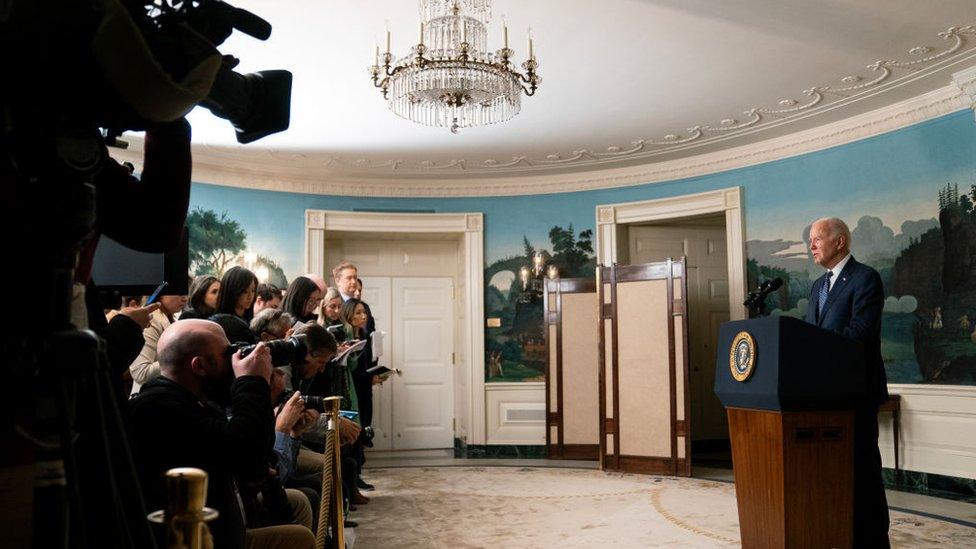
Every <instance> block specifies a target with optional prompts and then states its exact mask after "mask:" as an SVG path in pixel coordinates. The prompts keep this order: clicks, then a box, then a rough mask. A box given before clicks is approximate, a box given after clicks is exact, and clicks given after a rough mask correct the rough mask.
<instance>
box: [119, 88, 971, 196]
mask: <svg viewBox="0 0 976 549" xmlns="http://www.w3.org/2000/svg"><path fill="white" fill-rule="evenodd" d="M974 90H976V70H972V69H965V70H962V71H959V72H957V73H955V74H954V75H953V77H952V78H951V79H950V82H949V83H948V84H947V85H945V86H943V87H941V88H938V89H936V90H933V91H930V92H927V93H924V94H922V95H919V96H916V97H913V98H910V99H907V100H904V101H900V102H897V103H894V104H891V105H888V106H885V107H882V108H879V109H875V110H873V111H869V112H866V113H863V114H859V115H855V116H851V117H848V118H845V119H843V120H839V121H837V122H832V123H829V124H824V125H822V126H818V127H815V128H811V129H808V130H802V131H798V132H794V133H790V134H788V135H783V136H780V137H776V138H772V139H767V140H764V141H759V142H755V143H750V144H746V145H742V146H738V147H731V148H727V149H722V150H718V151H714V152H710V153H705V154H700V155H695V156H688V157H683V158H677V159H672V160H663V161H654V162H645V163H641V164H639V165H634V166H626V167H612V166H613V164H612V163H611V162H610V161H606V162H604V163H602V164H594V165H588V166H587V167H586V169H585V170H579V169H578V170H575V171H574V170H572V169H571V168H570V167H566V166H563V167H562V168H561V169H560V170H559V171H553V170H548V171H546V173H540V171H539V170H536V171H526V170H521V171H513V172H511V173H505V174H501V173H499V174H485V173H471V172H469V173H464V172H460V173H422V174H413V175H407V174H382V173H373V172H368V173H362V174H349V173H344V174H343V173H335V172H333V173H330V170H329V166H328V163H323V162H322V161H318V160H316V158H317V154H318V153H315V152H314V151H313V152H307V153H300V154H299V153H295V155H286V154H283V153H280V152H275V151H270V150H267V149H222V148H219V147H195V148H194V152H193V178H194V180H195V181H199V182H204V183H210V184H215V185H224V186H230V187H239V188H247V189H260V190H269V191H279V192H291V193H301V194H317V195H333V196H359V197H462V196H472V197H473V196H521V195H534V194H550V193H561V192H575V191H586V190H597V189H608V188H615V187H627V186H634V185H642V184H648V183H658V182H664V181H674V180H678V179H685V178H689V177H698V176H702V175H707V174H712V173H719V172H724V171H728V170H733V169H737V168H743V167H747V166H753V165H756V164H761V163H765V162H770V161H774V160H780V159H784V158H790V157H794V156H798V155H802V154H806V153H810V152H815V151H819V150H823V149H828V148H831V147H836V146H839V145H844V144H847V143H851V142H854V141H859V140H861V139H865V138H869V137H873V136H876V135H880V134H883V133H887V132H890V131H894V130H898V129H901V128H905V127H908V126H911V125H914V124H917V123H920V122H924V121H926V120H931V119H934V118H937V117H940V116H944V115H947V114H951V113H954V112H958V111H961V110H965V109H973V108H974V104H976V92H974ZM128 139H129V141H131V145H132V146H131V147H130V148H129V149H126V150H120V149H112V150H111V153H112V156H113V157H114V158H116V159H118V160H119V161H129V162H133V163H134V164H135V165H136V166H141V164H142V139H141V138H139V137H135V138H128ZM296 155H297V156H296ZM319 160H321V159H319Z"/></svg>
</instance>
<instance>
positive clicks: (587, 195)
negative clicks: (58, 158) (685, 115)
mask: <svg viewBox="0 0 976 549" xmlns="http://www.w3.org/2000/svg"><path fill="white" fill-rule="evenodd" d="M947 185H949V187H948V189H947ZM974 185H976V121H974V117H973V111H972V110H968V109H967V110H962V111H958V112H955V113H952V114H949V115H945V116H941V117H939V118H935V119H932V120H929V121H926V122H923V123H919V124H916V125H914V126H910V127H908V128H904V129H901V130H897V131H893V132H890V133H887V134H882V135H879V136H875V137H871V138H868V139H864V140H861V141H857V142H853V143H848V144H846V145H842V146H838V147H834V148H831V149H827V150H822V151H818V152H814V153H809V154H805V155H802V156H797V157H793V158H788V159H783V160H778V161H774V162H768V163H764V164H758V165H754V166H750V167H747V168H741V169H736V170H731V171H726V172H722V173H718V174H713V175H707V176H702V177H695V178H690V179H683V180H677V181H670V182H664V183H651V184H646V185H639V186H630V187H625V188H615V189H609V190H599V191H582V192H572V193H561V194H546V195H531V196H505V197H488V198H481V197H478V198H356V197H348V196H324V195H310V194H294V193H281V192H271V191H257V190H249V189H240V188H231V187H225V186H216V185H207V184H204V183H198V184H195V185H194V187H193V194H192V198H191V208H201V209H204V210H207V209H209V210H214V211H215V212H217V213H220V212H226V213H227V217H228V218H230V219H233V220H235V221H237V222H238V223H239V224H240V227H241V228H242V229H243V230H244V231H245V232H246V235H247V249H248V250H251V251H255V252H258V253H259V254H261V255H263V256H267V257H269V258H271V259H273V260H275V261H276V262H277V263H278V264H280V265H281V267H282V268H283V270H284V274H285V275H286V276H287V277H288V278H291V277H294V276H296V275H298V274H301V272H302V267H303V265H302V263H303V245H304V242H303V235H304V226H305V225H304V224H305V217H304V211H305V209H307V208H308V209H327V210H371V211H426V212H431V211H433V212H483V213H484V223H485V266H486V280H485V282H486V285H485V287H486V296H485V297H486V299H485V310H486V316H488V317H492V318H501V319H502V322H503V328H502V329H494V328H487V329H486V351H487V352H488V353H489V355H490V354H491V353H492V352H497V353H500V355H499V356H500V357H501V362H502V363H503V365H505V366H509V370H508V372H506V374H509V373H510V375H506V376H505V377H498V376H495V378H491V377H489V378H488V381H513V380H519V379H526V380H533V379H537V378H536V376H537V375H538V369H537V366H538V365H537V362H538V361H537V357H536V354H538V349H535V347H534V346H533V345H532V343H533V336H534V332H533V330H534V329H535V328H534V324H535V322H534V321H533V319H532V318H531V317H526V315H525V314H522V313H523V312H522V311H516V310H514V305H513V304H512V303H511V301H510V300H509V296H508V295H507V290H508V285H509V283H510V282H511V280H512V278H513V276H514V273H515V272H517V267H518V266H519V265H521V264H524V263H526V259H525V256H524V251H525V244H526V242H525V241H527V242H528V244H529V245H530V246H532V247H533V248H537V249H545V250H547V251H550V252H557V251H558V252H560V254H561V255H559V256H558V257H557V259H558V261H560V262H562V264H563V265H564V269H563V270H562V273H563V276H572V275H575V274H580V275H585V274H587V273H592V266H593V254H592V252H591V251H589V250H587V246H586V242H585V241H586V240H587V234H586V231H592V230H593V229H594V228H595V206H597V205H598V204H609V203H618V202H628V201H637V200H647V199H653V198H662V197H669V196H677V195H683V194H690V193H697V192H702V191H708V190H713V189H719V188H726V187H732V186H740V187H741V188H742V190H743V194H742V196H743V200H744V208H745V217H746V221H745V234H746V239H747V256H748V259H749V275H750V277H755V276H756V275H760V276H784V275H785V276H788V279H789V281H790V283H789V284H788V285H786V286H787V287H788V291H787V292H786V293H784V294H782V295H780V296H779V299H778V300H777V301H773V302H771V305H772V308H779V309H780V312H781V313H783V314H801V313H802V312H803V310H804V307H805V299H804V298H805V297H806V292H807V291H808V289H809V283H810V281H811V280H812V279H814V278H816V277H817V276H819V275H820V273H821V272H822V271H820V270H817V269H816V267H815V266H814V265H812V263H810V261H809V259H808V257H807V254H806V251H805V246H804V243H803V234H804V231H805V228H806V227H807V225H808V224H809V222H810V221H811V220H813V219H815V218H817V217H820V216H825V215H832V216H837V217H841V218H843V219H844V220H845V221H847V222H848V224H849V225H850V226H851V228H852V229H853V230H854V239H853V240H854V253H855V256H856V257H858V259H859V260H862V261H864V262H866V263H868V264H871V265H872V266H874V267H875V268H877V269H878V270H879V271H880V272H881V273H882V276H883V279H884V281H885V284H886V293H887V294H888V295H889V298H888V302H887V303H886V314H885V322H884V326H885V348H884V354H885V358H886V366H887V368H888V373H889V378H890V381H891V382H893V383H896V384H912V385H895V386H894V387H895V389H898V388H901V387H903V388H904V390H903V392H909V393H910V392H911V391H916V392H918V391H922V392H923V393H924V390H923V386H922V385H918V384H934V385H957V386H958V385H976V239H971V238H968V237H967V235H972V234H976V213H972V210H973V208H972V202H974V201H976V188H971V186H974ZM570 225H571V226H572V229H573V233H572V235H570V233H569V232H568V231H567V230H566V229H569V227H570ZM558 229H562V230H558ZM971 231H972V232H971ZM581 232H582V234H581ZM581 241H582V242H581ZM947 250H948V253H947ZM513 271H514V272H513ZM944 273H945V274H948V275H949V276H943V275H944ZM540 320H541V318H540ZM510 329H514V330H515V331H516V332H518V331H519V330H521V331H523V333H524V334H525V337H522V338H521V342H516V341H514V340H513V338H512V337H508V336H505V335H504V334H503V333H502V332H505V331H508V330H510ZM539 329H540V330H541V326H540V327H539ZM526 342H527V343H526ZM523 343H525V344H523ZM496 358H497V357H496ZM539 360H541V359H539ZM488 362H489V360H486V363H488ZM488 375H489V374H488V373H486V376H488ZM959 391H963V393H959ZM968 391H969V389H968V388H965V387H959V388H958V389H957V390H954V392H953V393H952V396H953V397H954V398H958V399H961V400H953V401H952V402H953V404H952V406H955V408H953V410H954V411H953V414H960V413H962V414H963V415H965V416H966V417H967V418H968V419H967V420H966V421H965V422H958V421H957V422H955V423H952V422H943V423H944V425H941V426H933V425H930V424H928V423H925V420H924V419H919V418H922V417H923V416H924V415H925V414H928V416H932V413H934V412H933V410H925V411H924V414H923V413H920V414H919V416H918V418H916V419H912V417H911V416H910V415H906V416H905V419H904V429H905V430H906V433H904V434H903V440H904V444H905V445H906V448H908V447H909V446H911V445H912V444H913V443H914V444H916V446H917V445H918V444H922V445H923V446H924V445H925V441H924V440H923V439H925V435H924V434H923V433H924V431H926V430H932V429H935V430H936V431H939V434H938V435H936V438H937V439H938V442H933V443H932V444H934V445H935V446H938V447H939V450H938V451H939V452H943V453H945V455H952V456H955V457H954V458H952V459H953V460H954V461H953V463H954V465H952V466H949V467H941V468H938V469H939V470H938V471H936V472H941V473H943V474H948V475H953V476H966V477H973V476H976V472H974V471H976V435H973V434H972V433H976V429H971V427H972V426H973V425H974V423H976V406H974V404H973V402H974V400H973V399H972V398H971V397H968V396H964V395H968V394H969V392H968ZM896 392H897V391H896ZM925 395H927V393H925V394H919V395H918V396H917V397H915V400H914V402H916V403H917V404H918V405H919V406H922V407H923V408H924V407H929V408H931V407H933V406H934V407H940V406H942V405H941V404H938V403H940V402H945V401H946V398H947V397H946V395H942V396H941V397H938V398H937V397H936V396H932V395H929V396H931V398H929V396H925ZM960 406H961V408H960ZM920 411H921V410H920ZM956 417H958V416H956ZM912 421H922V423H919V424H917V425H916V424H913V423H912ZM953 425H955V427H953ZM963 427H965V430H968V433H965V432H963V431H964V429H963ZM946 429H949V431H948V432H947V431H946ZM908 430H911V431H912V433H913V434H911V435H910V434H909V433H908V432H907V431H908ZM913 436H914V437H916V440H915V441H914V442H913V440H912V437H913ZM963 439H965V440H968V439H974V440H972V441H970V442H967V443H965V444H960V443H949V442H948V441H960V440H963ZM883 448H884V444H883ZM925 451H928V450H923V453H924V452H925ZM904 452H905V454H903V458H904V463H906V464H910V463H912V462H913V459H914V460H915V461H916V463H918V459H919V458H918V456H916V457H915V458H912V456H911V454H910V451H909V450H905V451H904ZM939 455H940V456H941V455H942V454H939ZM887 458H890V451H889V455H888V456H887ZM887 458H886V459H887ZM921 459H922V462H925V463H924V464H923V465H920V467H923V468H919V469H916V470H928V471H935V470H936V469H933V468H932V466H930V465H928V459H929V458H925V457H923V458H921ZM939 459H943V458H941V457H940V458H939ZM945 459H948V458H945ZM966 471H968V473H967V474H963V473H964V472H966Z"/></svg>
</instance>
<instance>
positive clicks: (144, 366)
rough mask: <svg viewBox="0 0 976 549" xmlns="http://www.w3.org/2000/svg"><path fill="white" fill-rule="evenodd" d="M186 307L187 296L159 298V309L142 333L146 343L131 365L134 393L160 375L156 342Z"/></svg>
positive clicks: (150, 318)
mask: <svg viewBox="0 0 976 549" xmlns="http://www.w3.org/2000/svg"><path fill="white" fill-rule="evenodd" d="M185 305H186V296H185V295H164V296H160V298H159V308H158V309H156V310H155V311H153V312H152V314H151V315H150V317H149V326H147V327H146V329H144V330H143V331H142V339H143V341H144V342H145V343H144V344H143V347H142V351H141V352H140V353H139V356H137V357H136V359H135V360H133V361H132V364H130V365H129V374H130V375H132V391H131V394H136V393H138V392H139V389H140V388H141V387H142V386H143V385H145V384H146V382H148V381H149V380H150V379H152V378H154V377H156V376H158V375H159V361H158V360H156V342H158V341H159V336H161V335H163V331H164V330H166V328H169V326H170V324H172V323H173V322H174V319H173V315H175V314H176V313H178V312H179V311H180V310H181V309H183V306H185Z"/></svg>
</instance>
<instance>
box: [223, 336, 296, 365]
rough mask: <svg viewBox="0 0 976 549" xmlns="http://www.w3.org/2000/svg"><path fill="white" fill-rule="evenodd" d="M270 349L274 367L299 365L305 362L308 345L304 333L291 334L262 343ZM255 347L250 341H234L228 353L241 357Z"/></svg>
mask: <svg viewBox="0 0 976 549" xmlns="http://www.w3.org/2000/svg"><path fill="white" fill-rule="evenodd" d="M264 346H265V347H267V348H268V350H270V351H271V364H272V365H273V366H275V367H280V366H301V365H302V364H303V363H304V362H305V355H306V354H308V347H307V346H306V344H305V335H304V334H299V335H293V336H291V337H289V338H287V339H276V340H274V341H269V342H267V343H265V344H264ZM256 347H257V344H252V343H243V342H241V343H234V344H232V345H231V346H230V347H229V348H228V351H229V352H230V354H235V353H236V354H237V355H238V356H240V357H241V358H244V357H246V356H247V355H249V354H251V352H252V351H254V349H255V348H256Z"/></svg>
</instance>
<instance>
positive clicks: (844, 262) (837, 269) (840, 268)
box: [827, 253, 851, 292]
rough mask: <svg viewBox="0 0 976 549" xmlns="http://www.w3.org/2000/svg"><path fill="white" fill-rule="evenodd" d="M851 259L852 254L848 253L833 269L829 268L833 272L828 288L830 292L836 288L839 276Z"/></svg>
mask: <svg viewBox="0 0 976 549" xmlns="http://www.w3.org/2000/svg"><path fill="white" fill-rule="evenodd" d="M850 260H851V254H850V253H848V254H847V255H845V256H844V259H841V260H840V263H838V264H836V265H834V268H833V269H827V270H828V271H830V272H831V273H832V274H831V275H830V287H829V288H827V291H828V292H829V291H830V290H833V289H834V284H836V283H837V277H839V276H840V273H841V272H842V271H843V270H844V267H846V266H847V262H848V261H850Z"/></svg>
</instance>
